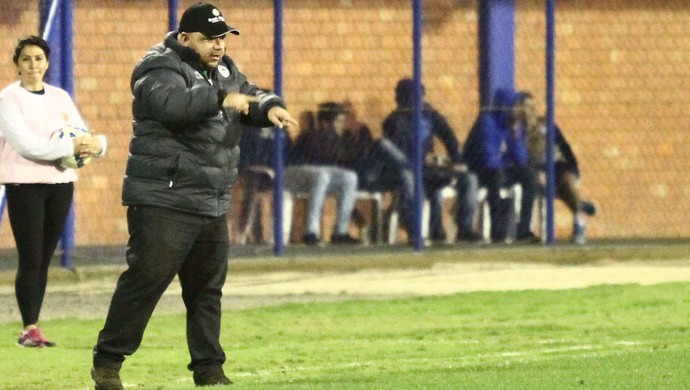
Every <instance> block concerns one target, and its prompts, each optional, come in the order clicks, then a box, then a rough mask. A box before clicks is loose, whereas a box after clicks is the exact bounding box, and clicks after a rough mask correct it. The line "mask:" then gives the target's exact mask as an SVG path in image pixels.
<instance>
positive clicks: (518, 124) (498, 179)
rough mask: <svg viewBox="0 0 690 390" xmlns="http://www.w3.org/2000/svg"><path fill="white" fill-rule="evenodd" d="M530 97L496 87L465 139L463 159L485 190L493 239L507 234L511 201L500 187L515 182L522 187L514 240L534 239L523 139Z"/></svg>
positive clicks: (531, 192) (531, 176) (530, 175)
mask: <svg viewBox="0 0 690 390" xmlns="http://www.w3.org/2000/svg"><path fill="white" fill-rule="evenodd" d="M530 98H531V95H530V94H529V93H527V92H517V93H516V92H513V91H507V90H499V91H498V92H497V93H496V99H495V102H496V104H495V105H494V106H493V107H491V108H490V109H487V110H483V111H482V112H481V113H480V114H479V117H478V118H477V120H476V121H475V123H474V125H473V126H472V129H471V130H470V132H469V134H468V136H467V141H466V142H465V148H464V153H463V155H464V157H465V162H466V163H467V165H468V167H469V168H470V170H471V171H473V172H476V174H477V175H478V177H479V183H480V185H481V186H483V187H486V188H487V190H488V198H487V199H488V202H489V210H490V214H491V240H492V241H493V242H503V241H505V240H506V239H507V238H508V233H509V231H510V228H509V226H508V224H509V223H510V219H511V218H510V210H511V207H512V201H511V200H510V199H504V198H503V197H502V196H501V189H506V188H508V187H510V186H512V185H513V184H516V183H519V184H520V185H521V187H522V200H521V207H520V216H519V221H518V224H517V231H516V235H515V237H516V240H518V241H525V240H527V241H536V237H535V235H534V233H532V231H531V229H530V222H531V219H532V208H533V203H534V197H535V191H536V180H535V176H534V173H533V171H532V170H531V169H530V167H529V165H528V152H527V143H526V134H527V133H526V131H527V123H526V117H525V102H526V101H527V100H528V99H530Z"/></svg>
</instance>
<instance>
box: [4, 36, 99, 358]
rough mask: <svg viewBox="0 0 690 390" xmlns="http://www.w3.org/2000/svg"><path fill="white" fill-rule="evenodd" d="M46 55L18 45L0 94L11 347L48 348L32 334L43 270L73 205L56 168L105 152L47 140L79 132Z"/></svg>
mask: <svg viewBox="0 0 690 390" xmlns="http://www.w3.org/2000/svg"><path fill="white" fill-rule="evenodd" d="M49 55H50V49H49V47H48V45H47V43H46V42H45V41H44V40H43V39H41V38H39V37H36V36H29V37H26V38H23V39H21V40H20V41H19V42H18V44H17V46H16V48H15V51H14V56H13V61H14V63H15V65H16V67H17V74H18V75H19V81H17V82H14V83H12V84H10V85H8V86H7V87H5V88H4V89H3V90H2V91H0V184H3V185H5V196H6V200H7V211H8V215H9V220H10V225H11V227H12V233H13V235H14V240H15V243H16V246H17V253H18V257H19V260H18V267H17V276H16V279H15V293H16V296H17V304H18V306H19V311H20V313H21V316H22V322H23V325H24V330H23V331H22V332H21V334H20V336H19V340H18V342H17V343H18V344H19V345H21V346H24V347H50V346H53V345H55V343H53V342H50V341H48V340H47V339H46V338H45V336H44V335H43V332H42V331H41V329H40V328H39V327H38V325H37V323H38V317H39V314H40V311H41V305H42V304H43V297H44V295H45V289H46V284H47V279H48V266H49V265H50V260H51V258H52V257H53V253H54V252H55V248H56V246H57V243H58V240H59V238H60V235H61V233H62V230H63V229H64V226H65V221H66V219H67V214H68V212H69V208H70V206H71V204H72V196H73V191H74V181H76V180H77V174H76V172H75V171H74V170H73V169H64V168H62V167H61V166H59V165H58V164H57V163H56V160H57V159H59V158H61V157H64V156H70V155H81V156H93V155H102V154H103V153H104V152H105V137H102V136H100V137H88V136H87V137H80V138H74V139H55V140H51V139H50V136H51V134H52V133H53V132H54V131H55V130H58V129H61V128H63V127H65V126H67V125H72V126H75V127H85V125H84V121H83V120H82V119H81V117H80V115H79V113H78V111H77V109H76V107H75V105H74V102H73V101H72V99H71V98H70V96H69V94H67V92H65V91H64V90H62V89H60V88H57V87H54V86H51V85H48V84H45V83H44V82H43V77H44V76H45V73H46V71H47V69H48V57H49Z"/></svg>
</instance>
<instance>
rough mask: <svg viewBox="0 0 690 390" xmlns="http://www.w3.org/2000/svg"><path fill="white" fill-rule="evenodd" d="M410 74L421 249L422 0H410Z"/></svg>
mask: <svg viewBox="0 0 690 390" xmlns="http://www.w3.org/2000/svg"><path fill="white" fill-rule="evenodd" d="M412 19H413V25H412V49H413V50H412V67H413V69H412V75H413V79H414V88H413V95H414V132H413V134H414V138H413V139H414V150H413V156H412V165H413V169H414V207H415V212H414V219H413V221H414V226H413V229H412V231H413V232H414V238H413V240H414V241H413V242H414V248H415V249H416V250H417V251H421V250H422V248H423V247H424V241H423V240H424V238H423V237H422V223H423V218H422V212H423V211H422V210H423V205H424V188H423V187H422V185H423V184H422V175H423V171H422V164H423V161H422V158H423V151H422V139H421V137H420V131H419V130H420V128H421V124H422V29H423V20H424V5H423V1H422V0H413V1H412Z"/></svg>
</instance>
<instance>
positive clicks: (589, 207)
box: [580, 200, 597, 217]
mask: <svg viewBox="0 0 690 390" xmlns="http://www.w3.org/2000/svg"><path fill="white" fill-rule="evenodd" d="M580 209H581V210H582V212H583V213H585V214H587V215H589V216H590V217H591V216H593V215H594V214H596V213H597V206H595V205H594V203H592V202H588V201H586V200H583V201H582V202H580Z"/></svg>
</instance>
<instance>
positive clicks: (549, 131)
mask: <svg viewBox="0 0 690 390" xmlns="http://www.w3.org/2000/svg"><path fill="white" fill-rule="evenodd" d="M555 2H556V1H555V0H547V1H546V243H547V244H549V245H551V244H553V243H554V196H555V189H556V169H555V166H554V156H553V146H554V142H555V138H556V136H555V129H554V123H555V119H554V117H555V107H554V90H555V81H554V80H555V61H554V54H555V41H556V39H555V36H556V33H555V31H556V28H555V19H556V17H555V15H556V11H555Z"/></svg>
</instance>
